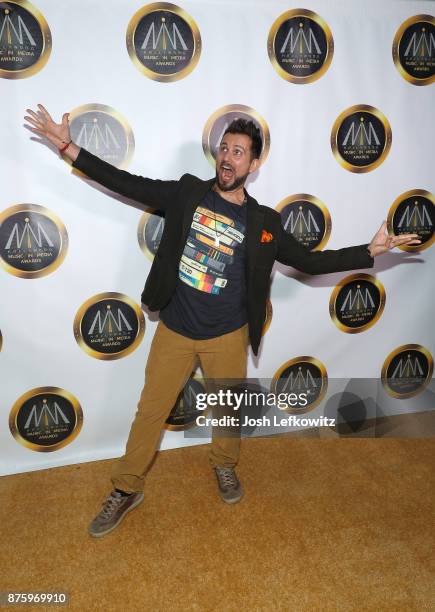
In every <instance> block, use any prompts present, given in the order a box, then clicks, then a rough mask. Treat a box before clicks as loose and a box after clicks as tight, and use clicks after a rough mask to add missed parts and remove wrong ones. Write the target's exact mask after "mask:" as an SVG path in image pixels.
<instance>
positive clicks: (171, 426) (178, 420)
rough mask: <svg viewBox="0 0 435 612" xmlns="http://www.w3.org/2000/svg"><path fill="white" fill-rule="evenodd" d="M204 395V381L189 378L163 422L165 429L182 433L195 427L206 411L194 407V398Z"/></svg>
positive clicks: (195, 376)
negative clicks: (197, 420) (199, 417)
mask: <svg viewBox="0 0 435 612" xmlns="http://www.w3.org/2000/svg"><path fill="white" fill-rule="evenodd" d="M198 393H200V394H201V393H205V387H204V381H203V379H202V378H200V377H199V376H197V375H194V376H191V377H190V378H189V380H188V381H187V383H186V384H185V386H184V388H183V390H182V391H181V392H180V393H179V395H178V397H177V400H176V402H175V404H174V407H173V408H172V410H171V412H170V414H169V416H168V418H167V419H166V422H165V429H167V430H169V431H184V430H186V429H190V428H191V427H194V426H195V425H196V419H197V417H198V416H199V415H201V414H206V413H207V412H208V411H209V409H207V410H199V409H198V408H197V407H196V396H197V395H198Z"/></svg>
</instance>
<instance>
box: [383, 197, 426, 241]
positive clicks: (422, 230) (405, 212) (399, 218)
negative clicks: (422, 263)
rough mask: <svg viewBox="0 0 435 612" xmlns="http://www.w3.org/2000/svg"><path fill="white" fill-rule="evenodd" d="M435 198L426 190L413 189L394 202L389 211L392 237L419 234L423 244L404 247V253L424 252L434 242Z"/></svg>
mask: <svg viewBox="0 0 435 612" xmlns="http://www.w3.org/2000/svg"><path fill="white" fill-rule="evenodd" d="M434 222H435V198H434V196H433V194H432V193H429V192H428V191H425V190H424V189H412V190H411V191H406V192H405V193H402V195H400V196H399V197H398V198H397V199H396V200H394V202H393V204H392V206H391V208H390V210H389V211H388V217H387V226H388V232H389V234H390V235H393V234H396V235H399V234H407V233H410V234H418V237H419V239H420V240H421V244H411V245H403V246H399V247H398V248H399V249H401V250H402V251H411V252H413V251H424V250H425V249H428V248H429V247H430V246H431V245H432V244H433V242H434Z"/></svg>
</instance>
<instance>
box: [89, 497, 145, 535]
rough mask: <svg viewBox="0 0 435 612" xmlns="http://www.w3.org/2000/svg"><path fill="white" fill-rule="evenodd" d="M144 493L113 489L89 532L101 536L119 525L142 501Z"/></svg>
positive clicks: (90, 526)
mask: <svg viewBox="0 0 435 612" xmlns="http://www.w3.org/2000/svg"><path fill="white" fill-rule="evenodd" d="M143 498H144V494H143V493H141V492H138V493H132V494H131V495H121V493H118V491H115V490H113V491H112V492H111V493H110V495H109V496H108V497H107V499H106V501H105V502H104V504H103V507H102V509H101V511H100V513H99V514H97V516H96V517H95V518H94V520H93V521H92V523H91V524H90V525H89V528H88V532H89V534H90V535H91V536H93V537H94V538H101V537H102V536H104V535H106V533H109V532H110V531H112V530H113V529H115V527H117V526H118V525H119V523H120V522H121V521H122V519H123V518H124V516H125V515H126V514H127V512H130V510H133V509H134V508H136V506H138V505H139V504H140V503H142V501H143Z"/></svg>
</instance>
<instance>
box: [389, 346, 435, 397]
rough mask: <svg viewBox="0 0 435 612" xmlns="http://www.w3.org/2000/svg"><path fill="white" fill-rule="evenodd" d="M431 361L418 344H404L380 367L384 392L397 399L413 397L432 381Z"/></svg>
mask: <svg viewBox="0 0 435 612" xmlns="http://www.w3.org/2000/svg"><path fill="white" fill-rule="evenodd" d="M432 373H433V359H432V355H431V354H430V353H429V351H428V350H427V349H426V348H424V347H423V346H420V345H419V344H404V345H403V346H399V347H398V348H397V349H395V350H394V351H392V352H391V353H390V354H389V355H388V357H387V358H386V360H385V362H384V365H383V366H382V373H381V377H382V384H383V386H384V389H385V391H386V392H387V393H388V394H389V395H391V396H392V397H395V398H397V399H406V398H407V397H413V396H414V395H418V394H419V393H421V391H423V389H424V388H425V387H427V385H428V384H429V382H430V381H431V379H432Z"/></svg>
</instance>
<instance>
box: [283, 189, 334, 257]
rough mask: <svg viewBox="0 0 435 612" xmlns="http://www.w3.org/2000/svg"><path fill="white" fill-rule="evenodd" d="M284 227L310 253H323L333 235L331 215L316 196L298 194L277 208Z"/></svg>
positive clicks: (288, 198) (289, 197)
mask: <svg viewBox="0 0 435 612" xmlns="http://www.w3.org/2000/svg"><path fill="white" fill-rule="evenodd" d="M275 210H277V211H278V212H279V213H280V215H281V221H282V226H283V228H284V229H285V231H286V232H287V233H288V234H291V235H292V236H293V237H294V238H295V239H296V240H297V241H298V242H301V243H302V244H303V245H304V246H306V247H308V248H309V249H310V251H321V250H322V249H323V247H324V246H325V245H326V244H327V242H328V240H329V237H330V235H331V228H332V222H331V215H330V214H329V210H328V209H327V208H326V206H325V205H324V204H323V202H321V201H320V200H319V199H318V198H316V197H315V196H312V195H309V194H308V193H296V194H294V195H291V196H288V197H287V198H284V199H283V200H281V202H279V204H278V205H277V206H276V208H275Z"/></svg>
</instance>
